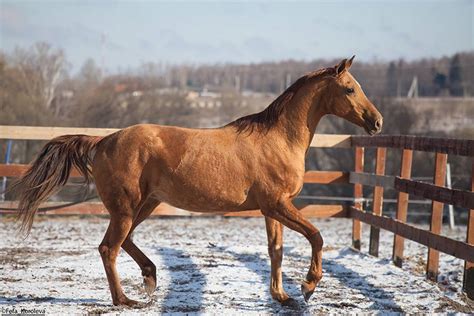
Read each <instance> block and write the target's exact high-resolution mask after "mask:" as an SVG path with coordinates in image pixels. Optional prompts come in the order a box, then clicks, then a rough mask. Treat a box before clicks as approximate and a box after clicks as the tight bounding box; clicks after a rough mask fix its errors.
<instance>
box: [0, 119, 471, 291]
mask: <svg viewBox="0 0 474 316" xmlns="http://www.w3.org/2000/svg"><path fill="white" fill-rule="evenodd" d="M115 131H116V130H115V129H96V128H86V129H83V128H58V127H25V126H0V139H13V140H48V139H51V138H53V137H56V136H59V135H64V134H89V135H97V136H103V135H107V134H110V133H113V132H115ZM311 146H312V147H319V148H354V152H355V155H354V163H355V166H354V171H353V172H347V171H307V172H306V174H305V178H304V181H305V183H319V184H340V183H346V184H347V183H351V184H353V186H354V203H353V206H347V205H344V204H333V205H314V204H310V205H305V206H302V207H301V212H303V213H304V215H306V216H308V217H350V218H352V219H353V226H352V246H353V247H354V248H356V249H359V250H360V249H361V236H362V233H361V230H362V226H361V222H364V223H367V224H369V225H370V226H371V228H370V240H369V253H370V254H371V255H374V256H378V252H379V235H380V229H384V230H388V231H391V232H393V233H394V243H393V255H392V259H393V262H394V264H395V265H397V266H399V267H401V266H402V264H403V249H404V239H409V240H412V241H415V242H417V243H419V244H422V245H425V246H427V247H428V258H427V266H426V274H427V277H428V278H429V279H431V280H435V281H436V280H437V276H438V263H439V252H440V251H441V252H443V253H446V254H449V255H452V256H454V257H457V258H460V259H462V260H464V261H465V271H464V280H463V289H464V290H465V291H466V293H467V295H468V297H469V298H471V299H474V193H473V192H472V191H474V140H465V139H447V138H433V137H418V136H375V137H369V136H350V135H315V137H314V139H313V142H312V144H311ZM368 147H373V148H376V149H377V152H376V161H375V174H370V173H364V158H365V157H364V152H365V148H368ZM387 148H395V149H399V150H401V151H402V161H401V167H400V173H399V175H397V176H389V175H385V162H386V159H387ZM413 151H423V152H433V153H435V170H434V175H433V184H430V183H425V182H420V181H414V180H411V179H410V178H411V167H412V159H413ZM448 155H459V156H468V157H472V158H471V159H472V161H473V162H472V165H471V166H466V169H469V168H471V174H470V176H471V179H472V180H471V182H472V187H471V191H466V190H459V189H450V188H446V187H445V186H444V184H445V183H444V181H445V177H446V164H447V158H448ZM27 167H28V166H27V165H18V164H9V165H7V164H0V177H2V176H5V177H18V176H20V175H21V174H23V173H24V172H25V170H26V169H27ZM71 176H72V177H73V178H74V177H76V178H77V177H79V176H80V175H79V173H78V172H77V170H73V171H72V174H71ZM364 185H365V186H370V187H373V190H374V194H373V203H372V210H371V211H370V212H368V211H367V210H364V209H363V203H362V202H363V200H364V197H363V190H362V189H363V186H364ZM388 188H390V189H395V190H396V191H397V192H398V198H397V208H396V214H395V218H390V217H387V216H384V215H383V195H384V189H388ZM410 195H411V196H417V197H421V198H425V199H430V200H431V201H432V204H431V219H430V229H429V230H423V229H420V228H417V227H415V226H413V225H410V224H407V223H406V220H407V213H408V204H409V196H410ZM444 203H446V204H451V205H455V206H458V207H461V208H464V209H466V211H467V212H468V224H467V237H466V241H458V240H454V239H451V238H448V237H445V236H441V235H440V233H441V227H442V215H443V205H444ZM15 206H16V203H15V202H14V201H10V202H2V203H0V211H2V210H3V213H5V212H14V208H15ZM41 210H42V211H48V213H51V214H107V212H106V210H105V208H104V207H103V205H102V204H101V203H99V202H83V203H79V204H78V203H53V202H49V203H46V204H45V205H44V206H43V207H42V209H41ZM153 214H154V215H199V213H191V212H187V211H184V210H180V209H177V208H174V207H172V206H170V205H166V204H162V205H160V206H159V207H158V208H156V209H155V211H154V212H153ZM215 214H216V213H214V214H213V215H215ZM207 215H208V216H209V214H207ZM219 215H225V216H261V213H260V211H259V210H253V211H245V212H238V213H219Z"/></svg>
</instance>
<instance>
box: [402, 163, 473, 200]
mask: <svg viewBox="0 0 474 316" xmlns="http://www.w3.org/2000/svg"><path fill="white" fill-rule="evenodd" d="M442 155H444V154H442ZM395 189H396V190H398V191H400V192H405V193H409V194H412V195H415V196H419V197H424V198H427V199H430V200H434V201H437V202H440V203H446V204H452V205H455V206H459V207H463V208H474V193H473V192H469V191H464V190H458V189H449V188H445V187H441V186H437V185H433V184H430V183H425V182H421V181H413V180H407V179H401V178H398V177H396V178H395Z"/></svg>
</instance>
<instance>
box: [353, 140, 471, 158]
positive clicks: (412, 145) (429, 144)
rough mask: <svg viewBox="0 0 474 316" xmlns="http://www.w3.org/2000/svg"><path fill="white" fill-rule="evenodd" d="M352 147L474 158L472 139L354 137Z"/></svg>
mask: <svg viewBox="0 0 474 316" xmlns="http://www.w3.org/2000/svg"><path fill="white" fill-rule="evenodd" d="M352 146H361V147H389V148H403V149H412V150H419V151H427V152H439V153H444V154H452V155H459V156H474V140H472V139H455V138H439V137H420V136H408V135H382V136H373V137H370V136H352Z"/></svg>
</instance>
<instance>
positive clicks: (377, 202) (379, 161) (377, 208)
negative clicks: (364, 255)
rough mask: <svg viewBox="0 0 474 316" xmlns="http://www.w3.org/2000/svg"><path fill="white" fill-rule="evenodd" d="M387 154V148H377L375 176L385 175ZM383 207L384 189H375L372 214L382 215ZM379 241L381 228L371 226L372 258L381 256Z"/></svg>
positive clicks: (370, 247)
mask: <svg viewBox="0 0 474 316" xmlns="http://www.w3.org/2000/svg"><path fill="white" fill-rule="evenodd" d="M386 154H387V148H383V147H379V148H377V158H376V162H375V174H377V175H384V174H385V158H386ZM382 205H383V187H379V186H375V187H374V200H373V202H372V213H373V214H374V215H377V216H381V215H382ZM379 239H380V228H378V227H375V226H370V243H369V253H370V254H371V255H372V256H375V257H378V255H379Z"/></svg>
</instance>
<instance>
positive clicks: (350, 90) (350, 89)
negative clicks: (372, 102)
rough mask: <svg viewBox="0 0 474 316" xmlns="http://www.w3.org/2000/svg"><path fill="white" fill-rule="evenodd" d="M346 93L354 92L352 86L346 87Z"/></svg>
mask: <svg viewBox="0 0 474 316" xmlns="http://www.w3.org/2000/svg"><path fill="white" fill-rule="evenodd" d="M346 93H347V94H352V93H354V89H353V88H347V89H346Z"/></svg>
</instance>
